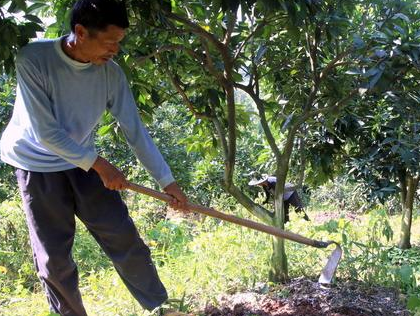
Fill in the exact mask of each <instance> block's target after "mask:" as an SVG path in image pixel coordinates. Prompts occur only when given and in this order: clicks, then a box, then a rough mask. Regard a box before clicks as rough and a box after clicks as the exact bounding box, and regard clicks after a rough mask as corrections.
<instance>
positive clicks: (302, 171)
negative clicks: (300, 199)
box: [296, 137, 306, 189]
mask: <svg viewBox="0 0 420 316" xmlns="http://www.w3.org/2000/svg"><path fill="white" fill-rule="evenodd" d="M299 156H300V166H299V174H298V180H297V183H296V187H297V188H298V189H302V187H303V183H304V181H305V170H306V156H305V139H304V137H301V138H300V139H299Z"/></svg>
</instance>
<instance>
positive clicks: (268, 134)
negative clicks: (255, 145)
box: [235, 83, 281, 159]
mask: <svg viewBox="0 0 420 316" xmlns="http://www.w3.org/2000/svg"><path fill="white" fill-rule="evenodd" d="M235 87H236V88H238V89H241V90H242V91H244V92H246V93H247V94H248V95H249V96H250V97H251V98H252V100H253V101H254V102H255V104H256V105H257V109H258V113H259V115H260V122H261V126H262V128H263V131H264V134H265V136H266V137H267V142H268V144H269V145H270V148H271V150H272V151H273V153H274V155H275V157H276V159H279V157H280V155H281V153H280V150H279V148H278V146H277V144H276V141H275V139H274V136H273V134H272V133H271V130H270V127H269V126H268V122H267V118H266V116H265V110H264V101H263V100H261V99H260V98H259V97H258V96H257V95H256V94H255V92H254V91H253V90H252V87H248V86H245V85H243V84H240V83H236V84H235Z"/></svg>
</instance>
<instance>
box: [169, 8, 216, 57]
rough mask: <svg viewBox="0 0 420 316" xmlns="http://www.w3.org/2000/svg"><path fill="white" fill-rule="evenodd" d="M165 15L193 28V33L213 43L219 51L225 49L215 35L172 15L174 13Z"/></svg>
mask: <svg viewBox="0 0 420 316" xmlns="http://www.w3.org/2000/svg"><path fill="white" fill-rule="evenodd" d="M165 15H166V16H167V17H168V18H171V19H173V20H175V21H178V22H180V23H182V24H184V25H187V26H188V27H190V28H191V32H192V33H194V34H197V35H198V36H200V37H203V38H205V39H207V40H208V41H209V42H211V43H212V44H213V45H214V46H215V47H217V48H218V49H221V48H223V46H224V45H223V43H222V42H220V41H219V40H218V39H217V38H216V37H215V36H214V35H213V34H211V33H209V32H207V31H206V30H205V29H203V28H202V27H201V26H199V25H198V24H196V23H194V22H192V21H191V20H189V19H186V18H185V17H181V16H179V15H177V14H175V13H172V12H165Z"/></svg>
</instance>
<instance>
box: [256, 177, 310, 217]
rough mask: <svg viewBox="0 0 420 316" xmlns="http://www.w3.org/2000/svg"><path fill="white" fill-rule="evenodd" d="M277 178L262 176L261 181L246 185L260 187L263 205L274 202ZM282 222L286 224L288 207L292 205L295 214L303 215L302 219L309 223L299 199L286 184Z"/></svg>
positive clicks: (288, 184)
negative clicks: (263, 198) (263, 196)
mask: <svg viewBox="0 0 420 316" xmlns="http://www.w3.org/2000/svg"><path fill="white" fill-rule="evenodd" d="M276 183H277V178H276V177H274V176H263V178H262V179H253V180H251V181H250V182H249V183H248V184H249V185H252V186H256V185H258V186H261V187H262V188H263V190H264V192H265V197H266V199H265V201H264V204H266V203H268V201H269V200H270V199H272V200H274V193H275V191H276ZM283 201H284V214H285V218H284V222H285V223H287V222H288V221H289V220H290V218H289V207H290V205H292V206H293V207H294V208H295V211H296V213H303V214H304V216H303V218H304V219H305V220H307V221H309V217H308V215H307V214H306V213H305V210H304V206H303V203H302V200H301V199H300V197H299V194H298V193H297V191H296V189H295V187H294V186H293V185H292V184H291V183H286V184H285V186H284V194H283Z"/></svg>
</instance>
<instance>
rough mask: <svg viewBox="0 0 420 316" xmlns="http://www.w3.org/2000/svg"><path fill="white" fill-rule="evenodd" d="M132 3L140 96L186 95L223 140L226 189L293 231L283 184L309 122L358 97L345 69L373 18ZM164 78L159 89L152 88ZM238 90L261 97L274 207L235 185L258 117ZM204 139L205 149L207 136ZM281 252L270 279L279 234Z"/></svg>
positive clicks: (264, 4) (296, 8)
mask: <svg viewBox="0 0 420 316" xmlns="http://www.w3.org/2000/svg"><path fill="white" fill-rule="evenodd" d="M239 4H241V5H240V6H239ZM131 10H132V14H133V21H134V22H135V26H134V28H133V29H132V32H131V33H130V34H129V36H128V40H127V43H126V44H125V48H126V49H127V50H128V51H129V52H130V53H129V57H127V58H126V59H125V60H124V62H125V63H127V67H126V68H127V69H134V71H132V72H131V74H130V76H131V78H132V79H133V83H134V84H135V85H136V86H139V87H141V88H140V89H139V91H138V94H139V97H140V96H143V97H142V98H143V99H148V98H149V96H150V98H151V99H152V100H155V101H157V102H155V103H159V102H163V100H165V99H167V98H168V97H169V98H173V97H176V98H178V100H179V101H182V102H183V103H184V104H185V106H187V107H188V109H189V110H190V111H191V113H192V114H193V115H194V116H195V118H196V122H195V124H197V126H199V127H197V130H198V129H199V130H201V131H202V132H201V135H202V137H203V136H204V137H208V138H210V139H213V140H214V141H212V142H208V143H207V144H208V145H209V146H217V148H218V150H219V153H220V155H222V157H223V160H224V162H223V164H224V183H223V186H224V189H225V190H226V192H228V193H229V194H230V195H232V196H233V197H234V198H235V199H236V200H237V201H238V202H239V203H240V204H242V205H243V206H244V207H245V208H246V209H247V210H249V211H250V212H251V213H252V214H254V215H255V216H257V217H258V218H259V219H260V220H262V221H264V222H265V223H268V224H270V225H274V226H277V227H280V228H284V210H283V202H282V201H283V191H284V184H285V181H286V177H287V174H288V169H289V162H290V157H291V153H292V151H293V147H294V144H295V138H296V136H297V135H299V132H300V130H301V128H302V126H303V124H304V123H305V122H306V124H307V125H306V126H307V127H308V128H310V127H311V126H313V125H315V124H322V123H323V122H324V123H325V121H332V120H331V119H330V117H337V116H338V115H339V114H340V111H341V109H342V108H343V107H344V106H345V105H347V104H348V103H349V101H350V100H352V99H353V98H354V97H355V96H356V95H357V94H358V89H359V85H358V83H359V80H358V79H354V77H352V76H350V75H348V74H346V71H348V70H349V67H350V66H351V65H352V64H353V63H354V62H357V59H356V58H355V56H356V54H362V52H361V51H359V49H361V50H366V47H367V45H360V44H359V42H358V37H354V35H355V34H356V33H359V32H362V33H363V32H365V28H360V27H359V25H360V23H358V22H359V21H360V22H363V23H365V24H366V23H367V22H368V21H369V20H368V19H367V18H366V16H364V15H363V14H362V12H363V7H362V5H361V4H359V3H357V2H351V3H349V2H346V1H339V2H336V1H324V2H320V1H285V2H269V1H256V2H254V1H247V2H239V1H236V2H235V1H230V2H221V3H220V2H211V1H201V2H187V1H172V2H167V1H160V2H149V1H142V2H140V3H137V2H133V3H131ZM350 18H351V19H353V20H354V21H356V22H354V21H353V22H352V21H351V20H350ZM363 23H362V24H361V25H362V26H364V24H363ZM366 29H367V28H366ZM355 38H356V40H354V39H355ZM139 65H140V67H139ZM151 74H152V75H153V77H151V76H150V75H151ZM145 78H147V79H145ZM156 80H157V81H158V82H159V84H156V85H155V88H154V90H152V91H150V90H149V91H147V88H145V87H143V86H144V84H143V83H144V82H148V83H150V82H156ZM235 88H236V89H240V90H242V91H244V92H245V93H246V94H248V95H249V96H250V97H251V98H252V100H253V101H254V103H255V104H256V108H257V123H258V124H260V126H261V129H262V133H261V137H263V139H264V140H263V143H264V144H265V146H266V148H265V149H264V150H266V149H267V148H268V149H269V151H270V152H271V155H272V156H273V157H274V161H275V163H274V165H275V174H276V176H277V179H278V182H277V183H278V185H277V189H276V198H275V210H274V212H272V211H270V210H268V209H266V208H264V207H262V206H260V205H258V204H256V203H254V201H253V200H252V199H251V198H250V197H249V196H247V195H246V194H244V192H243V190H241V188H240V187H239V186H238V185H237V184H236V183H235V179H237V177H235V167H236V163H237V141H238V139H240V138H241V134H243V132H244V131H245V130H246V129H249V128H250V127H251V126H252V124H253V123H254V124H255V123H256V122H255V120H254V119H253V117H252V114H253V113H250V111H247V109H246V108H244V107H243V106H241V105H240V104H237V103H236V102H235ZM174 90H175V92H176V93H172V92H169V91H174ZM145 95H146V96H145ZM179 101H178V102H179ZM196 141H197V140H196ZM199 141H200V145H199V146H201V147H202V146H203V144H205V142H203V138H201V139H200V140H199ZM273 249H274V251H273V257H272V268H271V279H272V280H274V281H284V280H286V279H287V276H288V273H287V261H286V255H285V252H284V241H283V240H281V239H275V240H274V241H273Z"/></svg>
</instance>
